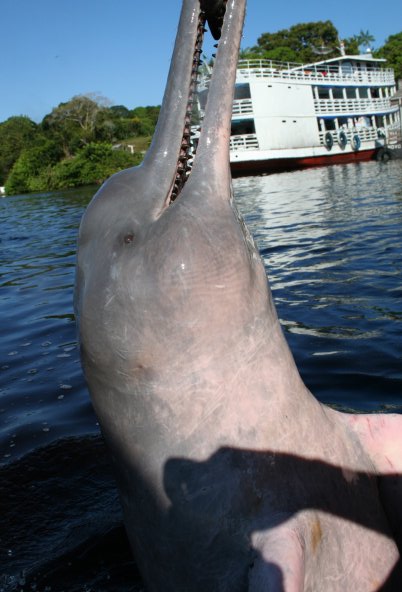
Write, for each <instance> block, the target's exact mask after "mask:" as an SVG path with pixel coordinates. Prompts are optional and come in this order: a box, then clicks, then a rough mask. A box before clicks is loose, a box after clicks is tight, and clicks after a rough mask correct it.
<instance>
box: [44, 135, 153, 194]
mask: <svg viewBox="0 0 402 592" xmlns="http://www.w3.org/2000/svg"><path fill="white" fill-rule="evenodd" d="M141 160H142V156H141V155H139V154H134V155H133V154H130V153H129V152H125V151H123V150H113V149H112V145H111V144H107V143H90V144H88V145H87V146H85V147H84V148H82V149H81V150H80V151H79V152H78V153H77V154H76V156H74V157H73V158H69V159H64V160H62V161H61V162H59V163H57V164H56V166H54V167H53V168H52V170H51V175H50V177H49V180H48V186H49V188H50V189H65V188H67V187H77V186H79V185H92V184H100V183H102V182H103V181H105V180H106V179H107V178H108V177H110V175H113V174H114V173H116V172H118V171H121V170H123V169H126V168H129V167H132V166H134V165H136V164H139V163H140V162H141Z"/></svg>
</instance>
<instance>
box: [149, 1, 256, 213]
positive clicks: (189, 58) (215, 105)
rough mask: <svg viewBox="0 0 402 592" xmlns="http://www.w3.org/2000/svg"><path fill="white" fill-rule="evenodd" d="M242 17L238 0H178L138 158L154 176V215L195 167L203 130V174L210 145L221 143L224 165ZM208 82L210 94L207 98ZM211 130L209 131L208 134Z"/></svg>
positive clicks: (171, 199)
mask: <svg viewBox="0 0 402 592" xmlns="http://www.w3.org/2000/svg"><path fill="white" fill-rule="evenodd" d="M243 19H244V0H188V1H186V2H183V6H182V11H181V16H180V21H179V26H178V31H177V37H176V42H175V46H174V50H173V56H172V61H171V66H170V70H169V75H168V80H167V84H166V89H165V94H164V97H163V101H162V107H161V111H160V114H159V119H158V124H157V127H156V129H155V133H154V137H153V141H152V144H151V146H150V148H149V150H148V152H147V154H146V155H145V158H144V162H143V168H144V169H145V170H146V171H148V172H149V175H152V176H153V177H154V178H159V180H160V183H159V187H155V191H154V198H153V200H154V203H155V205H156V202H159V207H156V210H155V212H156V214H155V215H156V217H158V216H159V215H161V213H162V212H163V211H164V210H165V209H166V208H167V207H168V206H169V205H171V204H172V203H173V202H174V201H175V200H176V199H177V198H178V197H179V195H180V194H181V192H182V190H183V188H184V186H185V185H186V184H187V183H188V180H189V178H190V177H192V176H193V174H194V170H195V168H199V166H198V165H197V161H199V160H200V158H199V153H200V147H201V146H202V145H203V143H205V142H206V140H204V139H203V136H209V141H208V147H207V148H205V151H207V152H208V163H207V162H204V166H203V175H204V176H205V175H209V174H210V170H211V169H210V166H209V165H210V164H211V165H212V168H214V167H215V166H216V164H217V163H213V162H212V161H213V159H214V154H215V148H218V147H220V152H222V150H221V148H222V147H223V148H224V150H223V152H224V154H225V160H227V165H225V164H224V163H223V161H220V165H222V163H223V168H225V166H227V167H228V166H229V136H230V121H231V111H232V102H233V89H234V83H235V76H236V66H237V56H238V49H239V43H240V37H241V30H242V25H243ZM206 25H208V27H209V29H210V31H211V34H212V36H213V38H214V39H215V40H217V41H218V43H217V44H216V47H217V52H216V59H215V62H214V66H213V72H212V75H211V79H210V81H209V93H208V99H207V104H206V107H205V110H204V117H203V121H202V128H201V131H200V136H199V138H198V144H197V154H196V155H195V154H194V152H193V148H192V145H191V117H192V113H193V104H194V101H195V93H196V90H197V82H198V76H199V75H200V66H201V63H202V62H201V54H202V44H203V39H204V33H205V31H206V29H205V26H206ZM212 88H214V92H212V95H214V96H213V97H212V99H211V100H210V97H211V89H212ZM211 133H213V134H215V138H214V139H213V140H212V138H211ZM222 134H223V136H222V137H220V136H221V135H222ZM222 139H224V143H223V144H222ZM211 146H212V150H211ZM201 151H202V150H201ZM190 158H191V160H192V162H191V163H189V160H190ZM201 160H202V159H201ZM190 164H191V166H190ZM220 168H221V169H222V166H220ZM206 169H208V170H206ZM144 172H145V171H144ZM162 189H163V192H162ZM156 194H158V197H157V195H156ZM158 212H159V213H158Z"/></svg>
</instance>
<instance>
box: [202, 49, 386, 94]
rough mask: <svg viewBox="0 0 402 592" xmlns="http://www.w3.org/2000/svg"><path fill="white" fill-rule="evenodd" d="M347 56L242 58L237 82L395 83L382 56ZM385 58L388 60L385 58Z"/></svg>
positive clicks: (347, 84)
mask: <svg viewBox="0 0 402 592" xmlns="http://www.w3.org/2000/svg"><path fill="white" fill-rule="evenodd" d="M359 57H360V56H350V57H349V56H345V57H342V58H339V59H333V60H327V61H323V62H317V63H315V64H295V63H291V62H276V61H273V60H240V61H239V63H238V68H237V76H236V82H237V83H241V82H252V81H259V80H261V79H264V80H272V81H278V82H280V81H283V82H290V81H293V82H298V83H301V84H303V83H304V84H319V85H320V86H321V85H325V86H371V87H373V86H394V85H395V78H394V71H393V70H392V68H384V67H381V66H380V63H381V62H382V61H383V60H373V59H371V60H370V59H364V58H361V59H359ZM384 61H385V60H384ZM208 81H209V76H206V77H203V78H202V79H201V81H200V86H199V89H200V90H202V89H203V88H206V87H207V86H208Z"/></svg>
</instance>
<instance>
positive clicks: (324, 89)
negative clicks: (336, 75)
mask: <svg viewBox="0 0 402 592" xmlns="http://www.w3.org/2000/svg"><path fill="white" fill-rule="evenodd" d="M318 98H319V99H329V88H328V86H319V87H318Z"/></svg>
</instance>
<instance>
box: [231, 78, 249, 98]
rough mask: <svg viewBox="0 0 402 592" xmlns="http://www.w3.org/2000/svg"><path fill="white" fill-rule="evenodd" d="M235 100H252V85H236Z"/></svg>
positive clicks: (246, 83)
mask: <svg viewBox="0 0 402 592" xmlns="http://www.w3.org/2000/svg"><path fill="white" fill-rule="evenodd" d="M234 98H235V99H250V98H251V94H250V85H249V83H248V82H245V83H244V84H236V86H235V92H234Z"/></svg>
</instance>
